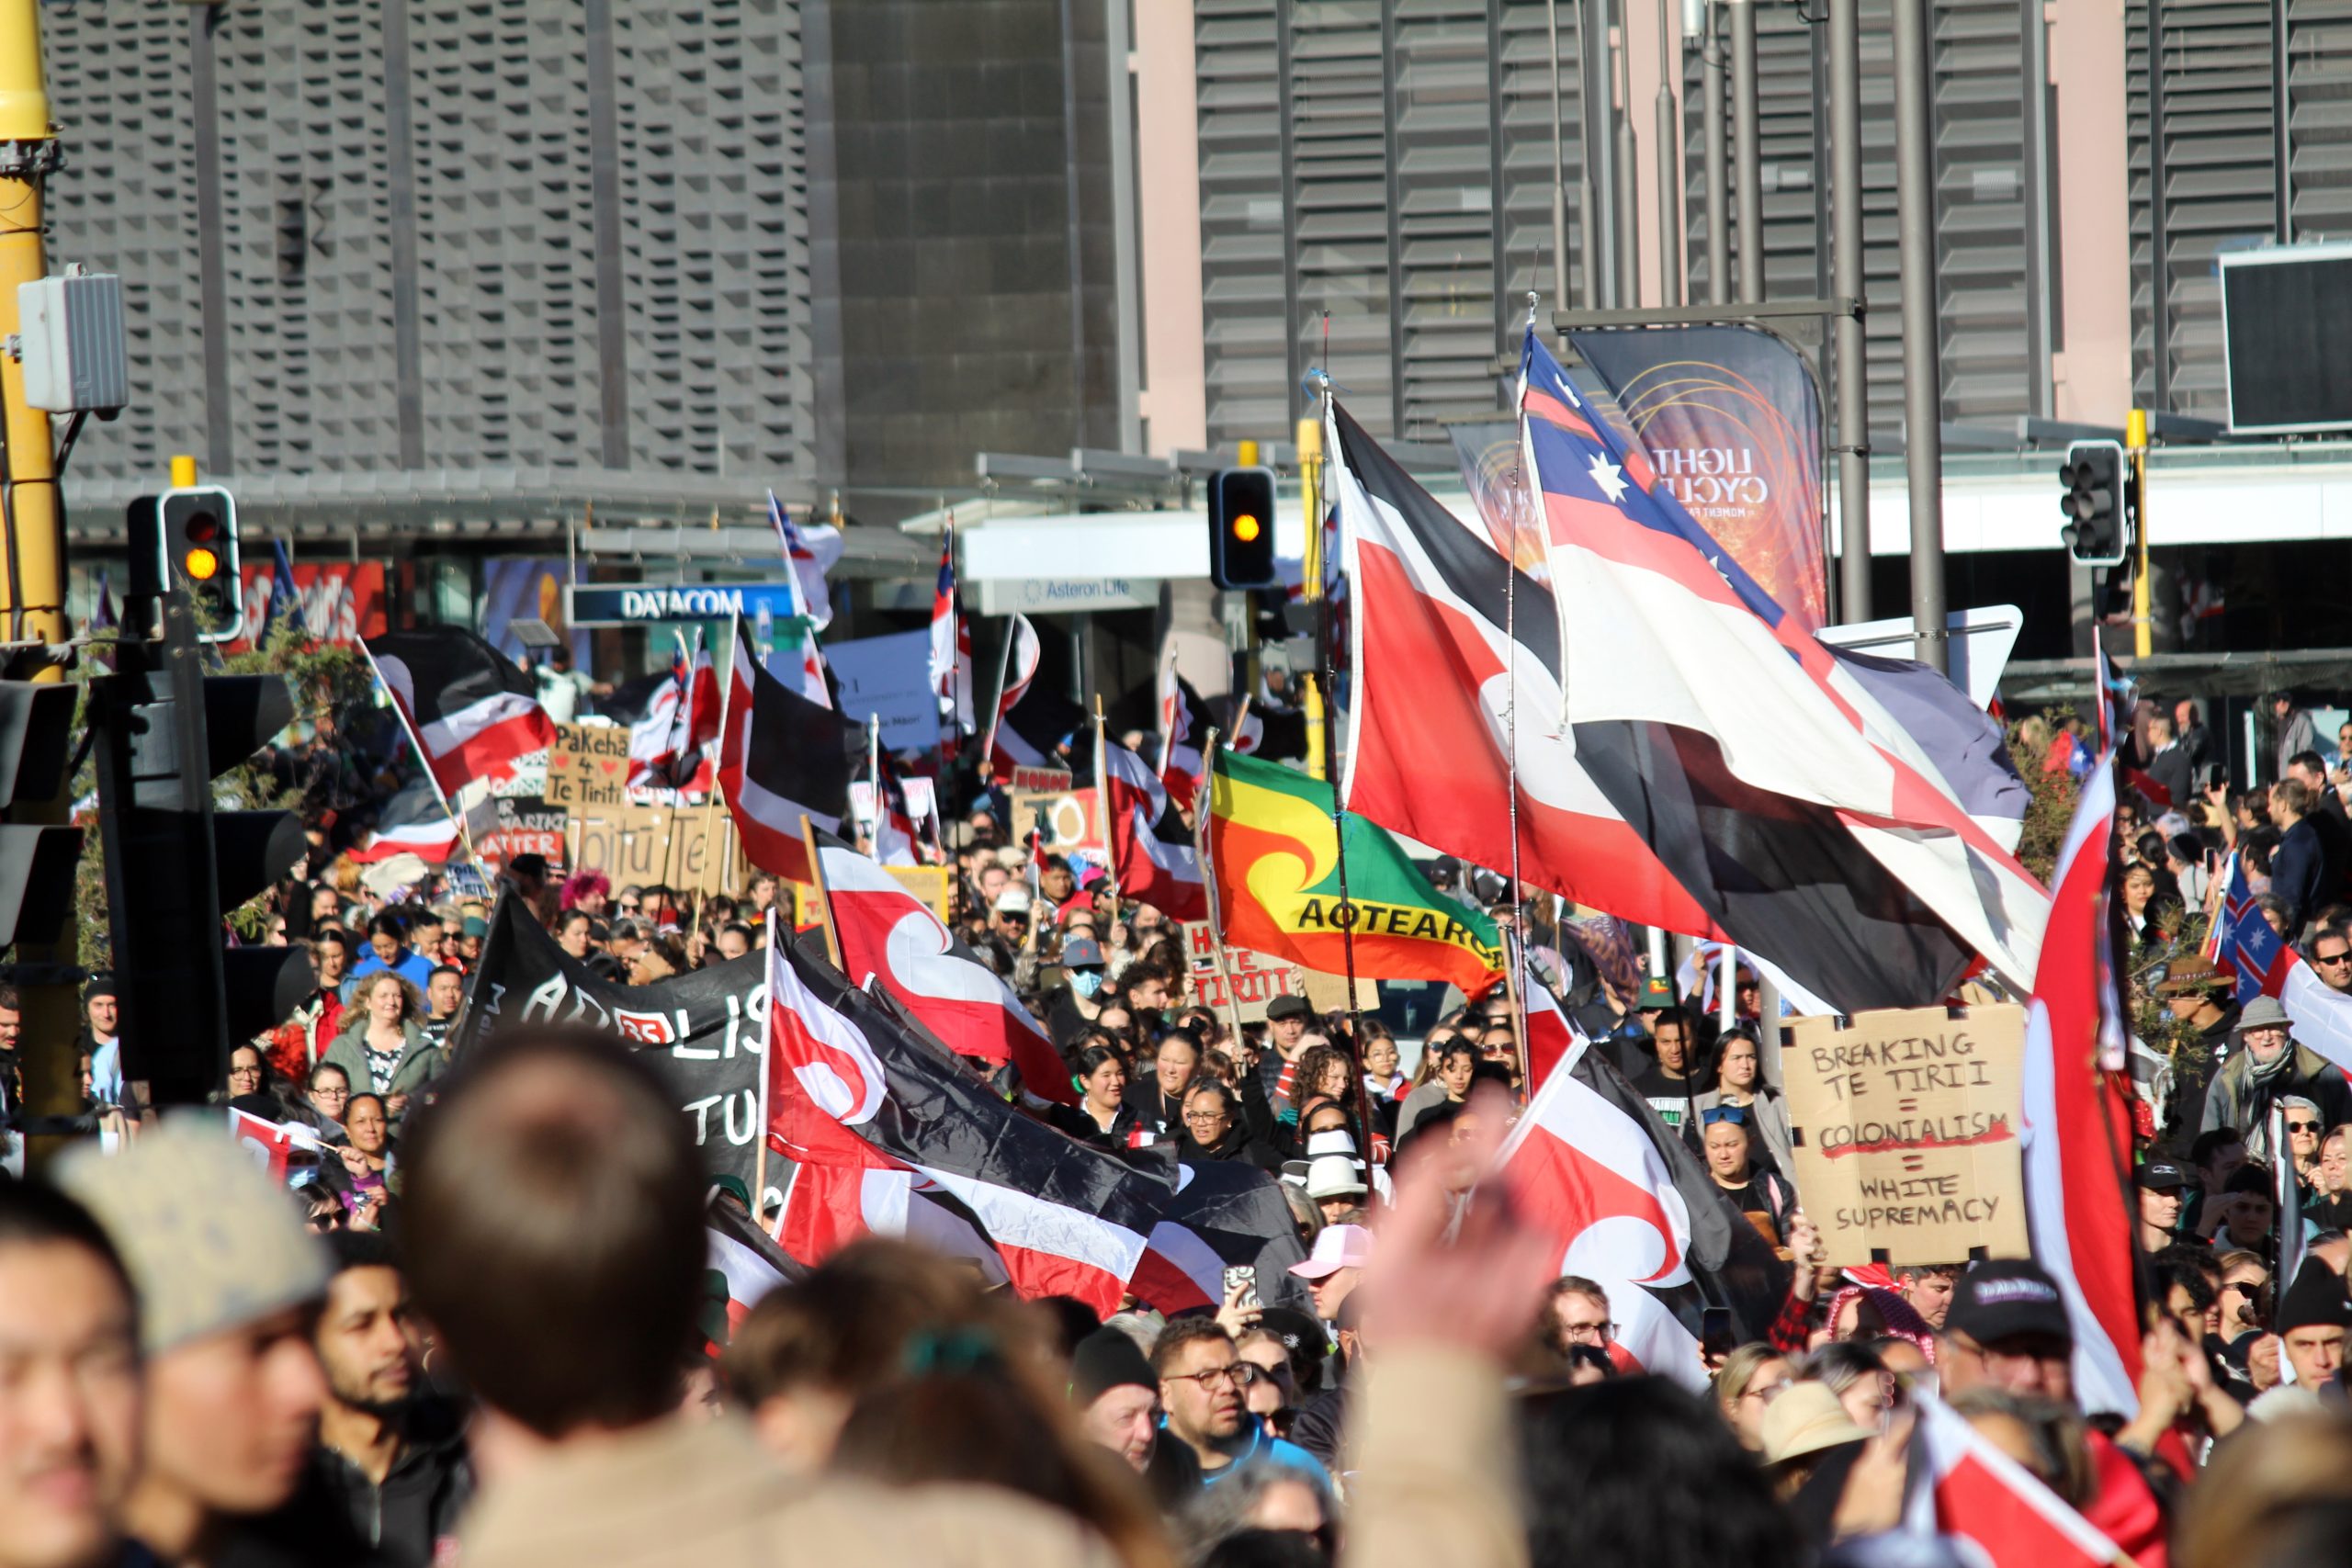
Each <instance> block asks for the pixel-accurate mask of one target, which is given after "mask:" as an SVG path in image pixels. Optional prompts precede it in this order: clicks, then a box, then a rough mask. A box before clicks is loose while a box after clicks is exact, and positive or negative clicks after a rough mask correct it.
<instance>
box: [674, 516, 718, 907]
mask: <svg viewBox="0 0 2352 1568" xmlns="http://www.w3.org/2000/svg"><path fill="white" fill-rule="evenodd" d="M714 515H716V514H715V513H714ZM701 640H702V633H701V631H700V629H699V628H697V629H696V631H695V641H696V642H697V643H699V642H700V641H701ZM673 642H674V644H675V646H676V649H677V651H678V654H679V655H680V656H681V658H682V659H683V661H684V669H683V671H681V672H680V673H679V674H678V676H677V677H676V680H677V682H678V702H677V705H676V706H675V707H673V708H672V709H671V710H670V745H671V752H670V786H671V787H670V792H669V794H670V819H669V822H668V823H667V824H666V825H665V826H664V827H663V829H662V832H663V835H664V837H663V840H662V886H664V887H668V888H669V889H670V891H671V893H672V894H673V895H674V894H675V893H676V892H677V891H678V889H677V888H676V887H675V886H673V885H672V883H671V880H670V879H671V875H672V874H673V872H674V871H675V870H676V868H677V863H678V850H679V844H678V796H679V795H682V794H683V793H684V790H683V788H682V787H681V786H680V785H679V784H678V758H679V756H680V752H679V750H678V746H679V729H680V726H679V723H678V721H679V720H680V719H681V718H684V720H685V724H684V739H685V740H686V741H688V742H691V741H692V740H693V739H694V734H695V713H694V702H695V656H694V651H693V649H689V648H687V647H686V639H685V637H684V635H682V634H676V633H673ZM700 913H701V900H699V899H697V900H695V916H696V917H697V918H698V917H699V915H700Z"/></svg>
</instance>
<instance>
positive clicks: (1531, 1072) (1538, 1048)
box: [1519, 954, 1591, 1097]
mask: <svg viewBox="0 0 2352 1568" xmlns="http://www.w3.org/2000/svg"><path fill="white" fill-rule="evenodd" d="M1519 994H1520V996H1521V998H1522V999H1523V1000H1524V1002H1525V1004H1526V1008H1527V1092H1528V1094H1529V1095H1530V1096H1531V1097H1532V1096H1533V1095H1534V1093H1535V1092H1536V1091H1537V1090H1538V1089H1542V1088H1543V1087H1544V1083H1545V1082H1546V1081H1547V1080H1548V1079H1549V1078H1550V1077H1551V1076H1552V1074H1553V1071H1554V1069H1555V1068H1557V1067H1558V1066H1560V1064H1561V1063H1563V1062H1565V1061H1566V1060H1567V1059H1568V1053H1569V1051H1570V1050H1572V1049H1574V1048H1575V1047H1576V1046H1578V1045H1586V1044H1589V1043H1591V1042H1590V1041H1589V1039H1587V1037H1586V1035H1585V1032H1584V1031H1582V1030H1581V1029H1578V1028H1577V1026H1576V1021H1574V1020H1573V1019H1571V1018H1569V1017H1568V1015H1567V1014H1566V1013H1565V1012H1563V1011H1561V1010H1560V998H1557V997H1555V996H1554V995H1553V994H1552V987H1549V986H1546V985H1545V984H1544V982H1543V981H1541V980H1539V979H1537V978H1536V977H1535V971H1534V969H1533V968H1532V966H1531V965H1530V964H1528V962H1527V960H1526V957H1525V956H1524V955H1523V954H1522V955H1521V958H1520V961H1519Z"/></svg>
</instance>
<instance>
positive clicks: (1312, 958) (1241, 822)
mask: <svg viewBox="0 0 2352 1568" xmlns="http://www.w3.org/2000/svg"><path fill="white" fill-rule="evenodd" d="M1208 800H1209V818H1208V821H1207V823H1206V824H1205V828H1204V834H1203V836H1204V839H1205V840H1206V841H1207V849H1208V859H1209V874H1210V876H1211V877H1212V878H1213V880H1214V882H1215V886H1216V913H1217V915H1218V917H1219V918H1220V919H1222V920H1223V922H1224V926H1225V940H1226V941H1227V942H1230V943H1232V944H1234V945H1235V946H1237V947H1248V948H1254V949H1256V950H1257V951H1258V952H1260V953H1273V954H1275V955H1276V956H1278V957H1283V958H1288V959H1290V960H1291V961H1292V962H1294V963H1297V964H1305V965H1306V967H1308V968H1310V969H1321V970H1324V971H1326V972H1328V973H1331V974H1343V973H1345V972H1346V969H1347V958H1346V954H1345V951H1344V950H1345V942H1346V937H1347V933H1348V931H1349V929H1350V928H1351V927H1352V928H1353V929H1354V932H1355V972H1356V974H1357V975H1359V976H1366V977H1378V978H1382V979H1391V980H1450V981H1452V982H1453V984H1455V985H1457V986H1459V987H1462V988H1463V989H1464V990H1465V991H1472V990H1476V989H1477V988H1478V987H1481V986H1483V985H1485V984H1486V983H1487V981H1488V980H1489V979H1490V978H1491V977H1492V976H1493V975H1494V974H1495V972H1496V971H1498V970H1499V969H1500V968H1501V967H1502V964H1503V954H1502V938H1501V933H1500V932H1499V931H1497V930H1496V929H1495V922H1494V921H1492V920H1490V919H1487V917H1486V916H1485V915H1483V914H1480V913H1479V912H1478V911H1477V910H1476V909H1473V908H1468V907H1467V906H1465V905H1462V904H1457V903H1455V902H1454V901H1453V899H1451V898H1448V897H1444V896H1443V895H1442V894H1440V893H1439V892H1438V891H1437V889H1435V888H1433V887H1431V886H1430V885H1429V883H1428V882H1427V881H1426V880H1424V879H1423V877H1422V876H1421V874H1420V873H1419V871H1418V870H1416V869H1415V868H1414V865H1413V863H1412V861H1411V860H1410V859H1408V857H1407V856H1406V854H1405V852H1404V851H1403V850H1401V849H1399V848H1398V847H1397V840H1394V839H1392V838H1390V837H1389V836H1388V835H1387V833H1385V831H1383V830H1382V829H1379V828H1376V827H1374V825H1373V824H1371V823H1370V822H1367V821H1365V820H1364V819H1363V818H1361V817H1357V816H1353V815H1342V816H1341V817H1340V821H1341V823H1343V824H1344V825H1345V828H1346V831H1347V835H1348V840H1347V842H1348V896H1347V898H1346V900H1345V901H1344V902H1343V901H1342V900H1341V899H1340V855H1339V837H1338V834H1336V833H1335V832H1334V831H1333V830H1332V823H1331V786H1330V785H1329V784H1318V783H1317V782H1316V781H1315V780H1313V779H1311V778H1308V777H1307V776H1306V774H1305V773H1294V772H1293V771H1291V770H1290V769H1288V768H1285V767H1283V766H1281V765H1280V764H1278V763H1274V762H1261V761H1257V760H1256V759H1255V758H1251V757H1243V756H1238V755H1236V754H1235V753H1233V752H1231V751H1227V750H1218V751H1217V752H1216V754H1215V755H1214V756H1213V757H1212V758H1211V759H1210V770H1209V790H1208Z"/></svg>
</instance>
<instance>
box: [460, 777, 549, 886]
mask: <svg viewBox="0 0 2352 1568" xmlns="http://www.w3.org/2000/svg"><path fill="white" fill-rule="evenodd" d="M496 805H497V808H498V818H497V826H495V827H493V828H492V829H491V830H490V831H489V832H487V833H483V834H481V835H480V836H479V837H477V838H476V839H475V840H474V848H475V849H476V850H478V851H480V852H481V854H482V856H483V858H484V859H487V860H494V861H496V862H498V863H500V864H501V865H503V864H505V863H507V862H509V861H512V860H513V859H514V858H515V856H516V855H525V854H529V855H544V856H546V857H547V863H548V870H549V871H551V872H557V873H561V872H563V871H566V870H569V869H570V865H571V862H570V855H569V847H568V845H567V843H566V837H567V835H566V829H568V828H569V826H570V825H571V814H570V813H569V812H566V811H564V810H563V809H562V808H561V807H553V806H549V805H548V803H547V802H546V801H544V800H537V799H532V798H528V797H517V796H511V795H501V796H500V797H499V798H498V800H497V802H496Z"/></svg>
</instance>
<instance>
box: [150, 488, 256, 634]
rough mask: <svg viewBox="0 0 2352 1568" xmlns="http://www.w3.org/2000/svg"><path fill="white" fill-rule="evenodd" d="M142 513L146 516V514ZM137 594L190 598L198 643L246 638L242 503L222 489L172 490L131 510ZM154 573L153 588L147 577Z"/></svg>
mask: <svg viewBox="0 0 2352 1568" xmlns="http://www.w3.org/2000/svg"><path fill="white" fill-rule="evenodd" d="M142 514H143V515H142ZM130 557H131V587H130V592H133V593H141V592H153V593H164V592H171V591H173V590H175V589H176V590H177V591H179V592H183V593H186V594H187V599H188V608H189V611H190V613H191V614H192V615H194V616H195V618H196V636H197V640H198V641H199V642H234V641H236V640H237V638H238V637H242V636H243V635H244V629H245V615H244V596H243V592H242V591H241V590H240V588H239V573H238V558H237V498H236V497H235V496H233V495H232V494H230V493H229V491H226V490H225V489H223V488H222V487H220V485H187V486H185V487H181V488H176V489H173V490H167V491H164V492H163V493H162V494H161V495H158V496H156V497H155V498H154V500H153V502H152V503H147V502H141V503H139V504H135V505H133V506H132V507H131V509H130ZM151 570H152V571H153V574H154V576H153V586H152V587H151V586H149V585H148V580H147V579H146V573H147V572H149V571H151Z"/></svg>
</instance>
